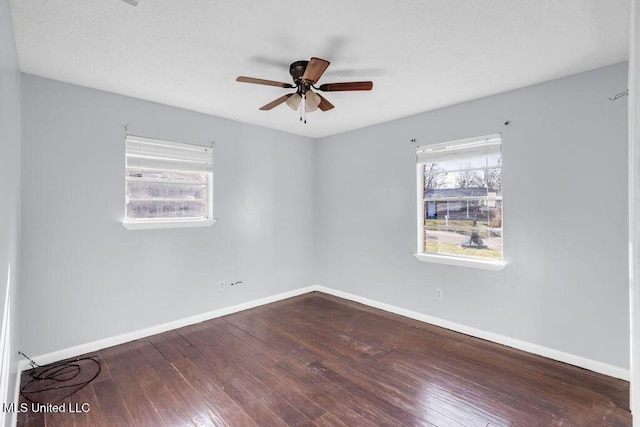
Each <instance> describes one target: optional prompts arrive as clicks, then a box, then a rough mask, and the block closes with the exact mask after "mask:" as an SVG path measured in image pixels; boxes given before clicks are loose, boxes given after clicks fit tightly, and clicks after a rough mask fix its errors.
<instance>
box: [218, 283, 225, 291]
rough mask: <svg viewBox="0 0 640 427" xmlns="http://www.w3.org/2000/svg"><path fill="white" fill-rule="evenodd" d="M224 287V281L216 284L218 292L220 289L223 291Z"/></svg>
mask: <svg viewBox="0 0 640 427" xmlns="http://www.w3.org/2000/svg"><path fill="white" fill-rule="evenodd" d="M225 287H226V285H225V283H224V282H220V284H219V285H218V290H219V291H220V292H222V291H224V288H225Z"/></svg>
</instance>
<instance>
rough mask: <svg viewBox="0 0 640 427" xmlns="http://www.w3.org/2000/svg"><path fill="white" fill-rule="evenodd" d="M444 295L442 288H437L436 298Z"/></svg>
mask: <svg viewBox="0 0 640 427" xmlns="http://www.w3.org/2000/svg"><path fill="white" fill-rule="evenodd" d="M442 298H444V296H443V295H442V289H440V288H436V299H442Z"/></svg>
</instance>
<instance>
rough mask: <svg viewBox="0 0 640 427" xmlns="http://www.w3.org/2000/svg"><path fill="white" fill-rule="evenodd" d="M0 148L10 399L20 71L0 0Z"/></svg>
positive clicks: (1, 277) (0, 314) (0, 277)
mask: <svg viewBox="0 0 640 427" xmlns="http://www.w3.org/2000/svg"><path fill="white" fill-rule="evenodd" d="M0 147H1V148H0V323H1V322H2V319H3V318H4V307H5V295H6V292H7V286H8V283H7V269H8V268H9V265H11V284H10V285H9V286H10V306H11V309H10V310H11V314H12V316H11V317H12V319H11V322H10V323H11V329H10V330H9V334H10V337H9V339H10V348H11V353H10V358H11V361H10V366H11V376H10V378H9V385H8V393H9V396H8V397H9V398H10V399H13V391H14V389H15V384H16V379H17V375H16V374H17V369H18V363H17V349H18V330H19V319H18V312H19V310H18V309H19V307H18V299H17V295H18V286H19V281H18V278H19V277H18V272H19V268H18V262H19V261H18V259H19V235H20V233H19V230H20V72H19V70H18V57H17V54H16V45H15V40H14V38H13V25H12V22H11V14H10V10H9V2H8V1H7V0H0ZM0 403H2V402H0ZM1 416H3V417H6V420H7V423H8V422H9V420H10V419H11V417H12V414H10V413H3V414H2V415H1Z"/></svg>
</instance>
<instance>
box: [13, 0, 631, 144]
mask: <svg viewBox="0 0 640 427" xmlns="http://www.w3.org/2000/svg"><path fill="white" fill-rule="evenodd" d="M629 8H630V5H629V0H555V1H553V0H403V1H398V0H395V1H394V0H348V1H347V0H324V1H313V2H311V1H307V0H297V1H285V0H269V1H265V0H262V1H260V0H256V1H249V0H245V1H243V0H180V1H179V0H140V3H139V4H138V6H137V7H132V6H130V5H129V4H127V3H124V2H123V1H120V0H11V10H12V15H13V20H14V28H15V32H16V42H17V47H18V57H19V61H20V68H21V70H22V71H23V72H26V73H30V74H35V75H39V76H44V77H49V78H52V79H57V80H61V81H65V82H71V83H75V84H79V85H82V86H88V87H92V88H97V89H102V90H106V91H110V92H115V93H119V94H124V95H129V96H133V97H137V98H141V99H146V100H150V101H155V102H160V103H164V104H169V105H174V106H178V107H182V108H187V109H190V110H195V111H200V112H203V113H208V114H212V115H216V116H221V117H226V118H229V119H233V120H239V121H242V122H247V123H253V124H257V125H261V126H266V127H270V128H274V129H280V130H283V131H287V132H292V133H297V134H302V135H307V136H312V137H321V136H325V135H330V134H334V133H339V132H343V131H347V130H351V129H355V128H359V127H363V126H367V125H371V124H374V123H380V122H384V121H388V120H391V119H395V118H399V117H404V116H408V115H411V114H415V113H419V112H422V111H427V110H432V109H435V108H439V107H443V106H446V105H452V104H455V103H458V102H462V101H466V100H470V99H475V98H479V97H482V96H486V95H490V94H494V93H498V92H503V91H505V90H509V89H514V88H518V87H522V86H527V85H531V84H534V83H538V82H542V81H545V80H549V79H553V78H557V77H562V76H566V75H569V74H574V73H577V72H580V71H585V70H589V69H593V68H597V67H601V66H605V65H609V64H613V63H616V62H620V61H624V60H626V59H627V58H628V33H629ZM311 56H318V57H321V58H324V59H327V60H329V61H331V66H330V67H329V69H328V70H327V72H326V73H325V74H324V76H323V78H322V79H321V80H320V82H319V83H320V84H321V83H328V82H340V81H352V80H373V82H374V88H373V91H371V92H340V93H326V94H325V96H326V97H327V99H329V100H330V101H331V102H332V103H333V104H334V105H335V106H336V108H335V109H333V110H330V111H328V112H321V111H317V112H314V113H311V114H309V115H308V123H307V124H306V125H304V124H302V123H300V122H299V121H298V115H297V113H296V112H294V111H292V110H290V109H289V108H288V107H287V106H286V105H284V104H283V105H280V106H278V107H276V108H275V109H273V110H271V111H258V108H259V107H260V106H262V105H264V104H266V103H267V102H269V101H271V100H273V99H275V98H277V97H279V96H281V95H284V94H285V93H288V92H291V90H290V89H289V90H287V89H282V88H277V87H269V86H258V85H251V84H246V83H237V82H235V78H236V77H237V76H238V75H246V76H251V77H258V78H264V79H271V80H278V81H284V82H290V76H289V72H288V69H289V64H290V63H291V62H293V61H296V60H302V59H306V60H308V59H309V58H310V57H311Z"/></svg>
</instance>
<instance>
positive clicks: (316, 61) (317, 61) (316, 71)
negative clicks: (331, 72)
mask: <svg viewBox="0 0 640 427" xmlns="http://www.w3.org/2000/svg"><path fill="white" fill-rule="evenodd" d="M329 64H330V63H329V61H327V60H325V59H321V58H316V57H313V58H311V59H310V60H309V64H307V68H306V69H305V70H304V74H303V75H302V80H305V81H307V82H309V83H315V82H317V81H318V80H320V77H321V76H322V74H323V73H324V71H325V70H326V69H327V67H328V66H329Z"/></svg>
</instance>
